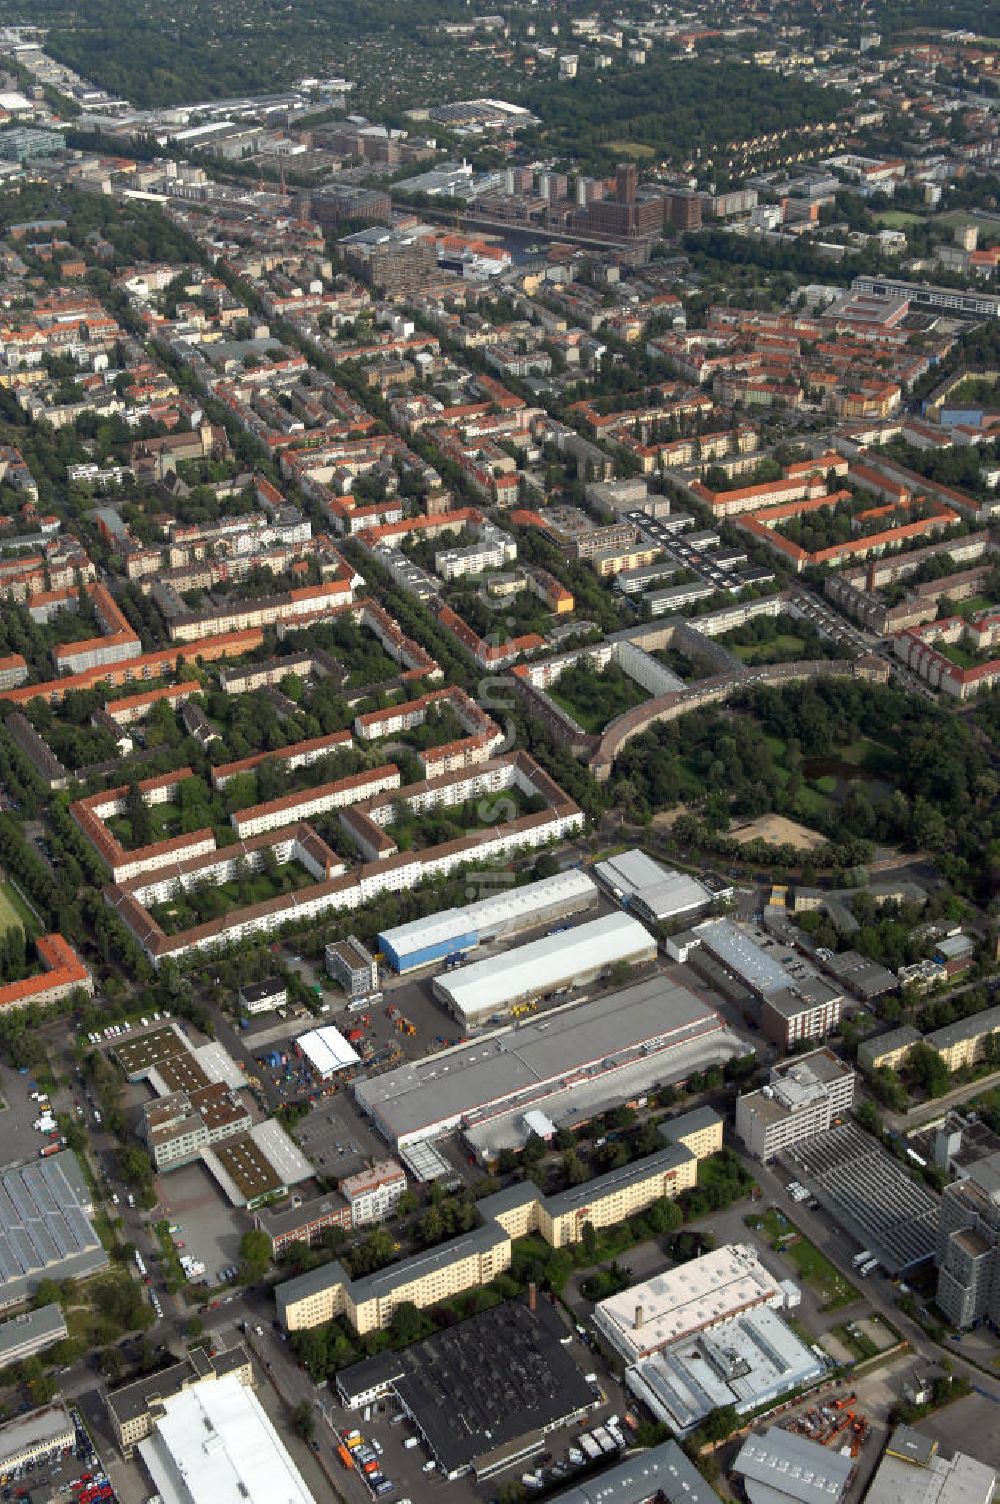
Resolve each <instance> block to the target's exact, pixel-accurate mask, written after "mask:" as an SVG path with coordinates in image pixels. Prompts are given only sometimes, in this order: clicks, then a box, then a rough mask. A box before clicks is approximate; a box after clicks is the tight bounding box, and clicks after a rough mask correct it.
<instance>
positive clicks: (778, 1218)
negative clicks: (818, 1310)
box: [744, 1208, 859, 1311]
mask: <svg viewBox="0 0 1000 1504" xmlns="http://www.w3.org/2000/svg"><path fill="white" fill-rule="evenodd" d="M744 1220H745V1222H746V1225H747V1227H749V1228H751V1229H752V1231H754V1232H757V1233H759V1234H760V1235H761V1236H762V1237H764V1238H766V1239H767V1241H768V1243H769V1244H770V1245H771V1247H772V1248H773V1249H774V1251H775V1253H780V1254H782V1255H783V1256H784V1257H785V1258H786V1259H788V1261H789V1262H790V1263H791V1264H793V1265H794V1267H795V1272H796V1274H797V1275H798V1277H799V1279H800V1280H802V1282H803V1283H804V1284H807V1285H808V1286H809V1288H810V1289H811V1290H812V1291H813V1293H814V1294H815V1295H816V1296H817V1297H818V1299H819V1301H820V1303H821V1304H822V1307H823V1309H824V1311H835V1310H836V1309H837V1308H838V1306H847V1305H850V1304H851V1302H852V1301H855V1300H857V1299H858V1298H859V1292H858V1291H857V1290H856V1289H855V1287H854V1286H853V1285H852V1284H851V1282H850V1280H847V1279H845V1278H844V1276H843V1275H842V1274H841V1273H840V1271H839V1269H836V1268H835V1267H834V1265H833V1264H831V1263H830V1260H829V1259H828V1258H827V1257H826V1255H825V1254H823V1253H820V1251H819V1249H818V1248H817V1247H816V1245H815V1243H810V1241H809V1239H808V1238H807V1237H805V1236H804V1235H803V1234H802V1233H801V1232H799V1230H798V1228H797V1227H796V1226H795V1225H794V1223H792V1222H790V1221H789V1220H788V1218H787V1217H786V1216H785V1215H784V1213H783V1212H779V1211H776V1210H774V1209H773V1208H772V1209H771V1210H770V1211H766V1212H761V1213H757V1212H753V1213H751V1214H750V1216H748V1217H746V1218H745V1219H744Z"/></svg>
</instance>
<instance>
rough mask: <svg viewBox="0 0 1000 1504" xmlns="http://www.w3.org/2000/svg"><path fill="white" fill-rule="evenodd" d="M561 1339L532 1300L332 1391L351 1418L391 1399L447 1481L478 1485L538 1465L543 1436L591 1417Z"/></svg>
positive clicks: (547, 1310)
mask: <svg viewBox="0 0 1000 1504" xmlns="http://www.w3.org/2000/svg"><path fill="white" fill-rule="evenodd" d="M566 1336H567V1328H566V1325H565V1323H564V1321H563V1319H562V1317H561V1316H560V1314H559V1310H558V1308H557V1307H556V1306H554V1305H553V1304H552V1303H551V1302H550V1301H548V1300H544V1299H543V1300H538V1299H536V1297H535V1295H534V1293H533V1292H532V1294H531V1295H530V1296H529V1297H528V1298H527V1299H526V1300H524V1299H522V1300H511V1301H506V1302H504V1304H502V1305H500V1306H494V1307H493V1309H492V1310H489V1311H483V1312H481V1313H480V1314H479V1315H477V1316H473V1317H471V1318H470V1319H469V1320H468V1321H463V1322H460V1323H459V1324H458V1325H457V1326H453V1327H450V1328H448V1329H446V1330H445V1331H441V1332H436V1333H435V1334H434V1335H433V1336H431V1337H427V1338H425V1339H424V1340H423V1341H422V1342H416V1343H414V1344H413V1345H412V1346H410V1347H407V1348H406V1349H405V1350H404V1351H403V1352H388V1353H379V1354H378V1355H377V1356H376V1357H373V1358H366V1359H364V1361H362V1362H361V1363H355V1364H353V1365H352V1366H351V1367H350V1368H347V1369H343V1370H341V1372H340V1373H339V1374H338V1375H337V1389H338V1391H339V1394H340V1397H341V1399H342V1400H343V1402H344V1404H345V1405H347V1406H348V1407H349V1408H351V1409H358V1408H359V1407H360V1406H362V1405H367V1404H370V1403H371V1402H372V1401H374V1400H375V1399H377V1398H380V1397H381V1396H383V1395H385V1394H388V1393H392V1394H393V1395H394V1396H395V1398H396V1401H397V1403H398V1404H399V1406H400V1408H401V1409H402V1410H403V1411H404V1412H405V1413H406V1415H408V1416H409V1418H410V1419H411V1420H412V1421H413V1423H414V1425H415V1426H416V1427H417V1429H418V1430H419V1432H420V1434H421V1436H422V1437H423V1440H424V1443H425V1445H426V1446H427V1448H428V1450H429V1452H430V1453H431V1455H432V1456H433V1458H434V1460H435V1461H436V1462H437V1464H438V1467H439V1468H440V1469H441V1471H442V1472H443V1473H444V1474H445V1475H446V1476H447V1477H449V1478H459V1477H461V1476H462V1475H463V1474H465V1473H468V1472H472V1473H474V1474H475V1477H476V1479H477V1480H482V1479H485V1478H490V1477H493V1476H495V1475H496V1474H498V1473H500V1472H502V1471H504V1470H505V1469H507V1468H511V1467H513V1466H515V1465H519V1466H521V1465H523V1464H524V1463H526V1462H527V1461H528V1460H529V1459H530V1458H532V1457H537V1456H538V1455H539V1453H541V1452H543V1451H544V1450H545V1447H546V1445H547V1441H546V1438H547V1437H549V1436H550V1434H551V1433H552V1432H554V1431H557V1430H559V1429H561V1428H563V1427H565V1426H569V1425H572V1424H573V1423H574V1422H577V1421H580V1420H583V1419H584V1417H585V1416H586V1414H587V1412H588V1411H589V1410H590V1409H592V1408H593V1407H594V1405H595V1403H596V1402H595V1399H594V1394H593V1391H592V1389H591V1386H590V1385H589V1384H588V1383H587V1381H586V1380H585V1378H584V1376H583V1374H582V1373H581V1372H580V1370H579V1368H578V1367H577V1366H576V1363H575V1362H574V1361H573V1358H572V1356H571V1354H570V1353H569V1352H568V1351H567V1349H566V1347H565V1346H564V1345H563V1344H564V1343H565V1341H566ZM470 1374H475V1376H476V1381H475V1383H474V1384H470V1383H469V1375H470Z"/></svg>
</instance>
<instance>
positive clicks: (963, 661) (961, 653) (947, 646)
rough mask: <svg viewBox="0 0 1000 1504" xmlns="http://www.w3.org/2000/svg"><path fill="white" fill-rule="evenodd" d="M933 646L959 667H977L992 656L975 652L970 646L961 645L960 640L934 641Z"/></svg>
mask: <svg viewBox="0 0 1000 1504" xmlns="http://www.w3.org/2000/svg"><path fill="white" fill-rule="evenodd" d="M935 647H936V648H937V650H938V652H939V653H943V654H944V656H945V658H948V659H950V660H951V662H952V663H957V665H958V667H959V668H979V666H980V664H983V663H988V662H989V661H990V658H991V656H992V655H991V654H985V655H984V654H983V653H976V652H974V651H972V649H970V648H966V647H963V646H962V644H961V643H960V642H938V643H935Z"/></svg>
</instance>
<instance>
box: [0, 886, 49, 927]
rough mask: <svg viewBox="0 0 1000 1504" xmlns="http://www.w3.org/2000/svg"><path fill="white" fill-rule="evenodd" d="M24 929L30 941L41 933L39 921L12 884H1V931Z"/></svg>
mask: <svg viewBox="0 0 1000 1504" xmlns="http://www.w3.org/2000/svg"><path fill="white" fill-rule="evenodd" d="M13 929H22V930H23V931H24V934H25V937H26V939H28V940H30V939H32V938H33V937H34V936H35V935H38V934H40V933H41V929H40V926H39V923H38V920H37V919H36V918H35V916H34V914H33V913H32V912H31V909H30V908H29V907H28V905H27V904H26V903H25V901H24V899H23V898H22V897H21V895H20V893H19V892H18V891H17V889H16V888H15V887H14V884H13V883H12V882H2V883H0V930H13Z"/></svg>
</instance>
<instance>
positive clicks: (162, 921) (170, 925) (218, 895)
mask: <svg viewBox="0 0 1000 1504" xmlns="http://www.w3.org/2000/svg"><path fill="white" fill-rule="evenodd" d="M269 856H270V852H268V851H265V858H267V857H269ZM315 881H316V879H315V877H313V876H312V874H311V873H310V872H308V871H307V870H306V868H305V867H303V866H302V864H301V863H300V862H296V861H291V862H276V861H273V860H272V861H265V865H264V866H262V867H261V868H259V869H258V870H257V871H256V872H255V871H252V870H251V869H250V867H249V864H248V865H247V868H246V871H245V872H243V873H240V874H239V875H238V876H237V877H234V878H233V879H232V880H231V881H230V882H226V883H219V884H215V883H212V882H210V881H207V880H206V881H204V882H201V883H198V884H196V885H195V886H194V887H191V888H188V889H186V890H182V889H181V888H180V886H179V885H178V890H177V892H176V894H175V895H174V896H172V897H171V898H168V899H164V901H163V902H162V903H156V904H151V905H150V910H149V912H150V914H151V915H152V917H153V918H154V919H155V920H156V922H157V924H158V925H159V926H160V928H161V929H162V930H163V932H164V934H166V935H176V934H178V933H180V931H182V930H188V929H192V928H193V927H194V926H195V925H198V924H208V923H210V922H211V921H212V920H213V919H223V918H225V916H226V915H227V914H228V913H230V912H231V911H232V910H233V909H242V908H246V907H247V906H248V905H249V904H257V903H266V902H267V901H268V899H271V898H279V897H280V896H281V895H282V894H284V893H294V892H296V891H297V890H298V889H299V888H306V887H309V886H310V885H311V884H312V883H315Z"/></svg>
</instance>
